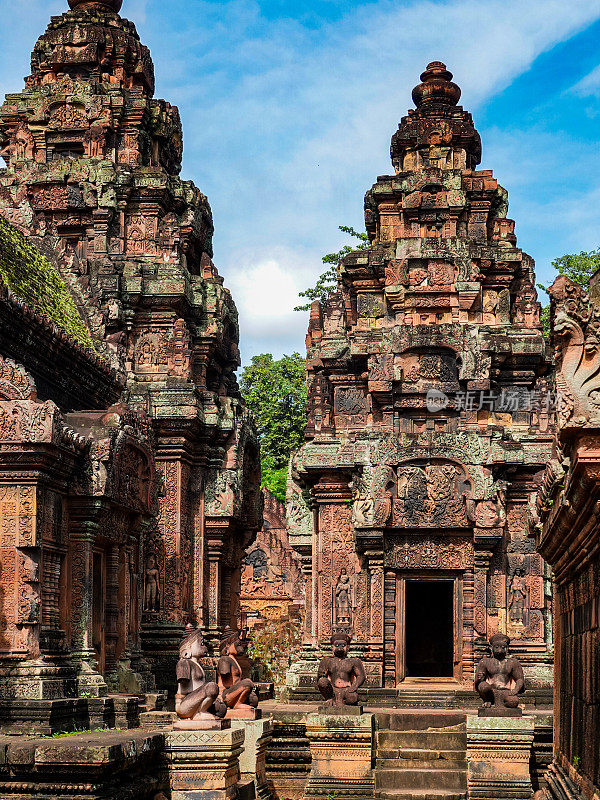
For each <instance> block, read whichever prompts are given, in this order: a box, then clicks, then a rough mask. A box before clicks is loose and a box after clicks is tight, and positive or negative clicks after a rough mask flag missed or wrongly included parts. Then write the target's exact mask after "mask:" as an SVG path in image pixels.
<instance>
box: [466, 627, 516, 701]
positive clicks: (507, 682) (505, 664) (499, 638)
mask: <svg viewBox="0 0 600 800" xmlns="http://www.w3.org/2000/svg"><path fill="white" fill-rule="evenodd" d="M509 644H510V639H509V638H508V636H506V635H505V634H504V633H496V634H494V636H492V637H491V639H490V646H491V648H492V655H491V656H486V657H485V658H482V659H481V661H480V662H479V664H478V666H477V670H476V671H475V691H476V692H479V695H480V697H481V699H482V700H483V709H481V711H480V715H481V716H485V715H486V714H488V715H492V714H495V715H497V716H520V715H521V714H522V713H523V712H522V711H521V709H519V695H520V694H522V693H523V692H524V691H525V676H524V674H523V667H522V666H521V665H520V664H519V662H518V661H517V659H516V658H508V657H507V654H508V645H509Z"/></svg>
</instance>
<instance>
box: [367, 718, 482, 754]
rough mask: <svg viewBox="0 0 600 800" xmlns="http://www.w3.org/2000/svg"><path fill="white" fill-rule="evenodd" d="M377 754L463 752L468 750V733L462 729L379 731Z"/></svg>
mask: <svg viewBox="0 0 600 800" xmlns="http://www.w3.org/2000/svg"><path fill="white" fill-rule="evenodd" d="M376 741H377V752H378V753H379V752H380V751H389V750H396V751H399V750H461V751H463V752H464V751H465V750H466V749H467V732H466V730H465V728H464V725H463V726H462V728H461V729H448V730H440V729H439V728H435V729H433V730H427V731H378V732H377V738H376Z"/></svg>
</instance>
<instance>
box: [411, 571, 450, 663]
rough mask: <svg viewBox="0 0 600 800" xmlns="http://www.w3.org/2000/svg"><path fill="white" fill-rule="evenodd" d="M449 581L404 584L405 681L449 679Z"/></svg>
mask: <svg viewBox="0 0 600 800" xmlns="http://www.w3.org/2000/svg"><path fill="white" fill-rule="evenodd" d="M453 605H454V597H453V584H452V581H410V580H409V581H407V582H406V677H410V678H430V677H438V678H451V677H452V676H453V669H454V657H453V656H454V635H453V611H452V609H453Z"/></svg>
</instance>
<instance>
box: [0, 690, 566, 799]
mask: <svg viewBox="0 0 600 800" xmlns="http://www.w3.org/2000/svg"><path fill="white" fill-rule="evenodd" d="M446 688H447V690H448V691H449V692H450V691H455V688H454V687H452V689H451V688H450V687H446ZM438 689H439V687H438V686H435V687H431V686H430V691H431V692H433V691H437V690H438ZM411 691H417V688H415V687H414V686H413V687H412V689H411ZM465 691H466V690H465ZM367 694H369V693H368V692H367ZM401 694H402V693H401V692H398V691H396V692H395V697H391V696H390V697H385V696H384V697H378V698H370V699H368V700H367V701H366V702H365V703H364V707H363V712H364V714H366V715H372V718H373V737H372V743H373V748H372V759H373V761H372V763H373V769H372V786H373V789H372V791H373V797H375V798H377V799H378V800H408V799H409V798H413V797H415V796H416V797H419V798H436V800H464V798H465V797H466V791H467V790H466V786H467V724H468V723H467V720H468V717H469V715H473V710H474V708H473V706H476V705H477V704H476V699H475V698H473V697H472V696H471V697H470V701H469V707H463V708H452V707H444V708H434V707H430V708H425V707H420V706H412V707H409V706H408V705H406V706H402V707H398V706H394V705H392V703H393V702H396V703H400V702H402V703H407V696H404V695H402V696H399V695H401ZM457 699H458V695H456V694H455V695H454V696H453V698H452V700H453V702H457ZM382 701H384V702H382ZM427 701H428V702H432V701H431V699H430V695H429V694H425V695H423V696H422V697H421V702H423V703H425V702H427ZM261 710H262V714H263V719H262V720H261V724H263V723H264V724H267V723H268V725H269V737H268V740H267V739H265V740H264V742H265V746H264V780H263V781H261V784H260V787H258V788H259V791H257V787H256V786H255V785H254V781H252V780H248V779H247V778H248V776H247V775H246V776H244V774H243V773H244V769H240V767H243V763H242V760H241V759H242V757H243V753H241V754H240V761H239V763H238V762H237V760H236V763H235V764H233V762H232V764H231V765H229V767H228V770H229V772H231V774H232V775H233V772H237V773H238V774H239V775H240V778H239V785H238V790H241V794H240V797H243V798H246V796H247V797H248V800H250V797H257V796H260V797H261V798H263V799H264V800H267V799H268V798H271V800H281V799H282V798H285V800H302V799H303V798H304V797H305V796H306V789H307V786H308V784H309V780H310V776H311V770H312V767H313V756H312V754H311V740H310V737H309V735H307V725H308V724H309V723H310V720H309V717H311V715H312V717H311V719H313V721H314V715H318V714H319V713H320V712H321V710H322V702H320V701H316V700H315V702H304V703H298V702H294V703H290V702H278V701H275V700H273V701H267V702H264V703H261ZM153 716H155V717H160V720H158V721H157V723H156V725H155V727H154V726H153V727H154V729H150V727H143V725H144V722H145V720H149V719H150V718H153ZM525 717H528V718H529V719H530V720H532V726H533V745H532V757H531V762H530V770H531V783H532V786H533V788H534V790H537V789H538V788H543V787H544V785H545V784H544V780H545V778H544V776H545V772H546V769H547V767H548V765H549V764H550V761H551V758H552V714H551V712H549V711H548V710H543V709H541V708H537V707H535V706H533V705H527V704H526V706H525ZM350 719H351V718H350ZM141 721H142V727H139V728H133V729H129V730H115V729H113V730H95V731H86V732H85V733H76V734H71V735H56V734H55V735H50V736H45V737H44V736H24V735H12V736H1V737H0V796H1V797H7V798H10V797H13V796H14V797H15V798H19V800H21V798H22V797H23V795H22V793H21V794H19V792H22V791H23V790H24V791H25V792H26V793H29V794H26V796H27V797H36V798H40V799H41V800H46V798H51V797H55V796H56V793H55V794H54V795H53V794H52V791H53V787H59V788H60V787H63V788H64V786H66V785H67V783H69V782H71V783H76V784H77V785H78V786H79V787H80V789H78V791H80V794H77V793H75V795H74V797H76V798H77V800H79V797H82V798H83V797H85V798H93V799H94V800H95V798H98V799H100V798H102V800H104V798H106V797H121V796H123V797H125V796H127V797H128V798H129V797H131V798H141V800H154V798H155V797H156V796H159V795H160V792H161V791H164V792H165V796H167V797H168V786H169V780H170V778H169V769H170V767H169V763H168V761H169V759H168V752H167V751H168V749H169V748H168V745H167V741H168V737H169V735H170V733H169V732H170V730H171V729H172V721H173V718H172V715H171V713H169V712H166V711H153V712H146V713H144V714H142V715H141ZM158 723H160V724H158ZM234 760H235V759H234ZM261 763H262V758H261ZM208 764H209V762H208V761H207V762H206V763H204V761H202V760H201V761H200V762H199V763H197V764H195V763H194V764H191V763H190V765H189V766H190V769H192V771H194V773H195V772H197V773H198V775H199V776H200V778H201V777H202V771H203V770H204V769H205V768H208ZM229 772H228V773H227V774H229ZM261 774H262V773H261ZM244 778H246V780H245V782H244ZM369 780H371V778H370V779H369ZM313 783H314V780H313ZM228 785H229V784H228ZM232 785H233V784H231V786H232ZM230 788H231V787H230ZM313 788H314V787H313ZM317 788H318V787H317ZM369 791H370V790H369ZM110 792H113V794H112V795H111V794H110ZM121 792H123V794H121ZM128 792H129V794H128ZM225 794H226V792H225ZM58 796H61V795H60V794H59V795H58Z"/></svg>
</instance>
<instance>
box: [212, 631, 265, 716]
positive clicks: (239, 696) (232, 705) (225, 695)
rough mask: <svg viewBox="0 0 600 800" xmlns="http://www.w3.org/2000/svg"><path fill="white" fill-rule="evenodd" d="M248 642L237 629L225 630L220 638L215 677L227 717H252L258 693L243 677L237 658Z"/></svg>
mask: <svg viewBox="0 0 600 800" xmlns="http://www.w3.org/2000/svg"><path fill="white" fill-rule="evenodd" d="M247 648H248V643H247V641H246V639H243V638H242V636H241V635H240V633H239V631H233V630H231V628H228V629H226V630H225V633H224V635H223V639H222V640H221V658H220V659H219V663H218V664H217V678H218V681H219V690H220V697H221V700H222V701H223V702H224V703H225V705H226V706H227V715H226V716H227V717H228V718H238V719H254V718H255V716H256V707H257V706H258V695H257V693H256V690H255V687H254V683H253V682H252V681H251V680H250V678H245V677H244V673H243V669H242V667H241V666H240V663H239V662H238V660H237V659H238V658H241V659H243V658H244V656H245V655H246V650H247Z"/></svg>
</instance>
